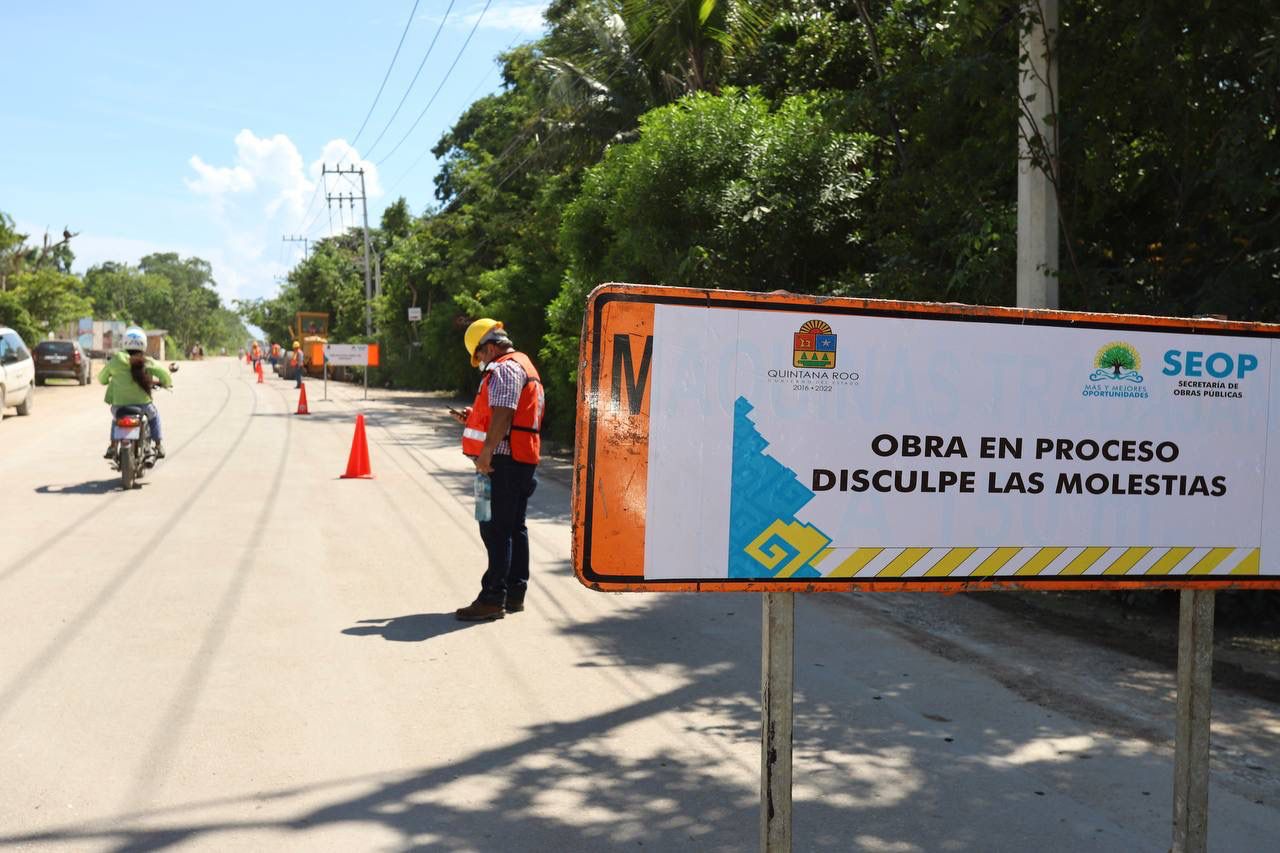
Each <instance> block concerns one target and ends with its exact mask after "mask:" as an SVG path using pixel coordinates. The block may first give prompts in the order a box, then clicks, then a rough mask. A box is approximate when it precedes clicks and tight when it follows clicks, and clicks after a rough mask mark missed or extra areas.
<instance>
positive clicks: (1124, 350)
mask: <svg viewBox="0 0 1280 853" xmlns="http://www.w3.org/2000/svg"><path fill="white" fill-rule="evenodd" d="M1098 366H1099V367H1109V368H1111V369H1112V370H1113V371H1115V376H1116V377H1119V376H1120V372H1121V371H1122V370H1137V369H1138V362H1137V359H1135V358H1134V354H1133V350H1132V349H1131V348H1130V347H1128V346H1125V345H1124V344H1112V345H1111V346H1109V347H1107V348H1106V350H1104V351H1103V352H1102V354H1101V355H1099V356H1098Z"/></svg>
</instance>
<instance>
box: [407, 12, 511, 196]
mask: <svg viewBox="0 0 1280 853" xmlns="http://www.w3.org/2000/svg"><path fill="white" fill-rule="evenodd" d="M528 32H529V29H528V27H526V28H525V29H523V30H521V31H520V32H519V34H517V35H516V37H515V38H513V39H512V40H511V43H510V44H508V45H507V46H506V49H505V50H504V51H503V52H504V53H505V52H506V51H509V50H511V48H513V47H515V46H516V44H517V43H518V42H519V41H520V40H521V39H522V38H524V37H525V35H526V34H528ZM494 72H497V73H498V75H499V76H501V74H502V70H501V69H497V68H495V69H494V70H493V71H490V72H489V75H492V74H493V73H494ZM489 75H486V76H485V77H482V78H481V79H480V82H479V83H477V84H476V87H475V88H474V89H472V90H471V94H470V95H467V97H466V99H465V100H466V102H467V105H468V106H470V105H471V104H473V103H475V100H474V99H475V96H476V92H479V91H480V87H482V86H483V85H484V84H485V83H486V82H487V81H488V80H489ZM431 148H432V146H430V145H428V146H427V147H426V148H424V149H423V150H422V153H421V154H419V155H418V159H416V160H414V161H413V165H411V166H410V167H409V168H407V169H405V170H404V172H403V174H401V175H400V177H399V178H397V179H396V182H395V183H394V184H392V185H391V188H390V189H388V190H387V196H388V197H390V196H391V195H392V193H394V192H395V190H396V188H397V187H399V186H400V185H401V184H403V183H404V179H405V178H407V177H409V175H410V174H412V173H413V170H414V169H416V168H418V164H419V163H421V162H422V160H423V158H424V157H426V156H427V154H429V153H431Z"/></svg>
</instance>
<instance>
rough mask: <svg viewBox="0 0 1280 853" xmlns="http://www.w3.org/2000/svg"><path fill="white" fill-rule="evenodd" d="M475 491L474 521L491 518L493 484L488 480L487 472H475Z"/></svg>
mask: <svg viewBox="0 0 1280 853" xmlns="http://www.w3.org/2000/svg"><path fill="white" fill-rule="evenodd" d="M475 493H476V521H490V520H492V519H493V501H492V498H493V484H492V483H490V482H489V476H488V475H487V474H481V473H480V472H479V471H477V472H476V482H475Z"/></svg>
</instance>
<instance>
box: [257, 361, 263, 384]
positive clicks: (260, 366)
mask: <svg viewBox="0 0 1280 853" xmlns="http://www.w3.org/2000/svg"><path fill="white" fill-rule="evenodd" d="M257 373H258V384H259V385H261V384H262V362H258V367H257Z"/></svg>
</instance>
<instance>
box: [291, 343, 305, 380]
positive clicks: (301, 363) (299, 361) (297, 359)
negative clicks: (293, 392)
mask: <svg viewBox="0 0 1280 853" xmlns="http://www.w3.org/2000/svg"><path fill="white" fill-rule="evenodd" d="M289 364H290V366H292V367H293V376H294V378H295V379H297V380H298V381H297V383H296V384H295V385H294V386H293V387H294V388H301V387H302V371H303V368H305V367H306V358H305V357H304V356H303V355H302V344H300V343H298V342H297V341H294V342H293V356H292V358H290V360H289Z"/></svg>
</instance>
